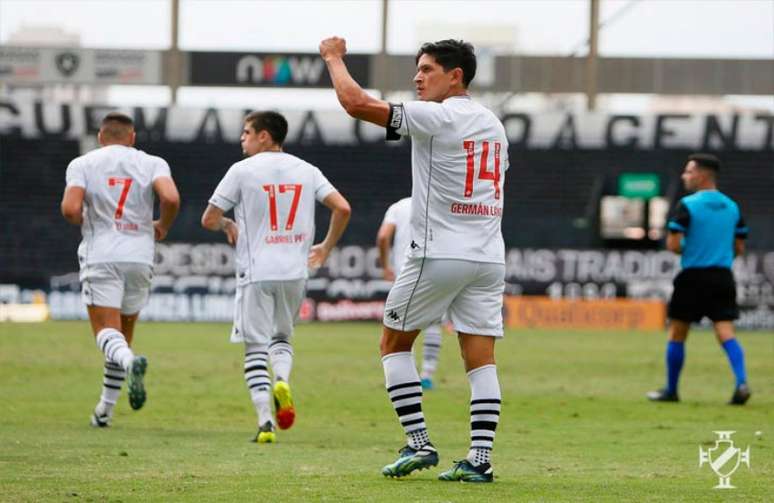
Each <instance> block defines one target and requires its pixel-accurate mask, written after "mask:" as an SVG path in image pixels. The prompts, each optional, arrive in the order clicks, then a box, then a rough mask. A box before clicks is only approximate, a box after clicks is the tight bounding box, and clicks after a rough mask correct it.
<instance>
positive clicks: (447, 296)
mask: <svg viewBox="0 0 774 503" xmlns="http://www.w3.org/2000/svg"><path fill="white" fill-rule="evenodd" d="M345 54H346V43H345V41H344V40H343V39H341V38H338V37H332V38H328V39H326V40H323V41H322V42H321V43H320V55H321V56H322V58H323V59H324V60H325V62H326V64H327V66H328V71H329V73H330V76H331V80H332V82H333V86H334V87H335V89H336V95H337V96H338V99H339V102H340V103H341V105H342V106H343V107H344V109H345V110H346V111H347V113H348V114H350V115H351V116H353V117H355V118H357V119H361V120H365V121H368V122H371V123H374V124H376V125H379V126H382V127H385V128H386V129H387V139H397V138H399V137H400V136H411V140H412V142H411V148H412V155H411V157H412V182H413V187H412V194H411V243H410V245H409V248H410V250H409V253H408V257H407V259H406V264H405V265H404V266H403V269H402V270H401V271H400V274H399V275H398V277H397V279H396V280H395V284H394V285H393V287H392V289H391V290H390V293H389V295H388V297H387V302H386V305H385V312H384V329H383V333H382V339H381V353H382V366H383V367H384V375H385V380H386V387H387V393H388V395H389V397H390V400H391V401H392V405H393V407H394V409H395V412H396V413H397V414H398V419H399V421H400V424H401V426H402V427H403V430H404V432H405V433H406V437H407V444H408V445H406V446H405V447H404V448H403V449H401V450H400V454H399V457H398V459H397V460H396V461H395V462H394V463H392V464H389V465H387V466H385V467H384V469H383V470H382V473H383V474H384V475H385V476H390V477H401V476H404V475H408V474H410V473H411V472H413V471H415V470H420V469H424V468H428V467H431V466H435V465H437V464H438V453H437V451H436V449H435V447H434V446H433V444H432V443H431V442H430V436H429V434H428V430H427V428H426V426H425V418H424V415H423V413H422V388H421V386H420V381H419V375H418V374H417V370H416V367H415V364H414V359H413V356H412V353H411V348H412V345H413V343H414V339H416V337H417V335H418V333H419V331H420V330H422V329H424V328H427V327H429V326H431V325H433V324H435V323H438V322H439V321H440V320H441V317H442V316H443V315H444V313H447V312H448V318H449V320H450V322H451V324H452V325H453V326H454V329H455V330H456V331H457V332H458V335H459V343H460V348H461V350H462V351H461V352H462V358H463V360H464V363H465V369H466V371H467V374H468V380H469V382H470V389H471V400H470V450H469V451H468V455H467V457H466V458H465V459H463V460H462V461H458V462H455V463H454V465H453V466H452V467H451V469H449V470H448V471H446V472H444V473H442V474H441V475H440V476H439V478H440V479H441V480H462V481H467V482H491V481H492V480H493V470H492V467H491V464H490V454H491V450H492V445H493V442H494V437H495V429H496V427H497V423H498V420H499V415H500V385H499V382H498V378H497V369H496V367H495V359H494V346H495V339H496V338H499V337H502V335H503V319H502V305H503V291H504V285H505V257H504V255H505V246H504V242H503V237H502V232H501V229H500V224H501V219H502V213H503V198H502V191H503V179H504V173H505V170H506V169H507V168H508V141H507V138H506V135H505V129H504V128H503V125H502V123H501V122H500V121H499V120H498V119H497V117H496V116H495V115H494V114H493V113H492V112H491V111H489V110H487V109H486V108H484V107H482V106H481V105H479V104H477V103H476V102H474V101H473V100H472V99H471V98H470V96H469V95H468V91H467V88H468V85H469V84H470V81H471V80H472V79H473V77H474V76H475V73H476V57H475V55H474V53H473V46H472V45H470V44H468V43H464V42H462V41H456V40H442V41H440V42H436V43H427V44H424V45H423V46H422V47H421V48H420V49H419V51H418V53H417V56H416V64H417V73H416V75H415V76H414V83H415V85H416V90H417V96H418V98H419V101H409V102H406V103H402V104H391V103H387V102H386V101H382V100H379V99H376V98H374V97H372V96H370V95H368V94H367V93H365V92H364V91H363V89H362V88H361V87H360V86H359V85H358V84H357V82H355V81H354V79H352V77H351V75H350V74H349V72H348V71H347V68H346V65H345V64H344V59H343V58H344V55H345Z"/></svg>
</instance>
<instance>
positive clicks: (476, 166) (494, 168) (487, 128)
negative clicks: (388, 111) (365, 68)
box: [390, 96, 508, 264]
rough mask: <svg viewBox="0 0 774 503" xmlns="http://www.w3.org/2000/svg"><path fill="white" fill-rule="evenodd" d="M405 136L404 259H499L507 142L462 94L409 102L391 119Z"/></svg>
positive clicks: (480, 109) (501, 257)
mask: <svg viewBox="0 0 774 503" xmlns="http://www.w3.org/2000/svg"><path fill="white" fill-rule="evenodd" d="M390 126H392V127H393V128H394V129H395V130H396V131H397V133H398V134H401V135H403V136H406V135H408V136H411V164H412V181H413V187H412V193H411V198H412V208H411V239H412V240H413V241H414V243H415V244H416V245H415V246H413V247H412V248H411V249H410V251H409V253H410V256H418V257H427V258H445V259H463V260H470V261H473V262H492V263H498V264H504V263H505V244H504V242H503V236H502V231H501V220H502V214H503V185H504V180H505V171H506V170H507V169H508V139H507V137H506V135H505V128H504V127H503V125H502V123H501V122H500V120H499V119H498V118H497V117H496V116H495V115H494V114H493V113H492V112H491V111H490V110H488V109H486V108H484V107H483V106H481V105H479V104H478V103H476V102H474V101H473V100H472V99H470V97H469V96H454V97H451V98H447V99H445V100H444V101H443V102H442V103H436V102H431V101H410V102H407V103H403V104H402V105H399V106H397V107H396V108H395V109H394V110H393V114H392V117H391V124H390Z"/></svg>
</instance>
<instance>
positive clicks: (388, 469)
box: [382, 442, 438, 477]
mask: <svg viewBox="0 0 774 503" xmlns="http://www.w3.org/2000/svg"><path fill="white" fill-rule="evenodd" d="M437 465H438V451H436V450H435V447H433V444H431V443H430V442H428V443H426V444H425V445H423V446H422V447H420V448H419V449H413V448H411V447H409V446H408V445H407V446H405V447H404V448H403V449H401V450H400V451H398V459H397V460H396V461H395V462H394V463H392V464H389V465H387V466H385V467H384V468H382V475H384V476H385V477H405V476H406V475H408V474H410V473H411V472H413V471H415V470H424V469H426V468H430V467H431V466H437Z"/></svg>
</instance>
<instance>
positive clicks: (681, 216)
mask: <svg viewBox="0 0 774 503" xmlns="http://www.w3.org/2000/svg"><path fill="white" fill-rule="evenodd" d="M690 224H691V213H690V212H689V211H688V207H687V206H686V205H685V203H683V201H682V200H681V201H680V202H678V203H677V206H675V208H674V210H672V214H671V215H670V216H669V223H667V228H668V229H669V230H670V231H671V232H682V233H685V232H688V226H689V225H690Z"/></svg>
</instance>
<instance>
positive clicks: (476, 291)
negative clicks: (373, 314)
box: [384, 257, 505, 337]
mask: <svg viewBox="0 0 774 503" xmlns="http://www.w3.org/2000/svg"><path fill="white" fill-rule="evenodd" d="M504 291H505V265H503V264H493V263H488V262H471V261H468V260H453V259H429V258H426V259H423V258H421V257H411V258H409V259H407V260H406V264H405V265H404V266H403V269H402V270H401V272H400V275H398V277H397V278H396V280H395V284H394V285H393V286H392V289H391V290H390V294H389V295H388V296H387V302H386V303H385V306H384V325H385V326H387V327H389V328H392V329H394V330H400V331H403V332H410V331H412V330H422V329H425V328H427V327H429V326H430V325H433V324H435V323H440V322H441V320H442V319H443V318H444V314H447V317H448V318H447V319H448V320H449V321H450V322H451V324H452V325H453V326H454V329H455V330H456V331H457V332H464V333H466V334H473V335H489V336H492V337H502V336H503V293H504Z"/></svg>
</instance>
